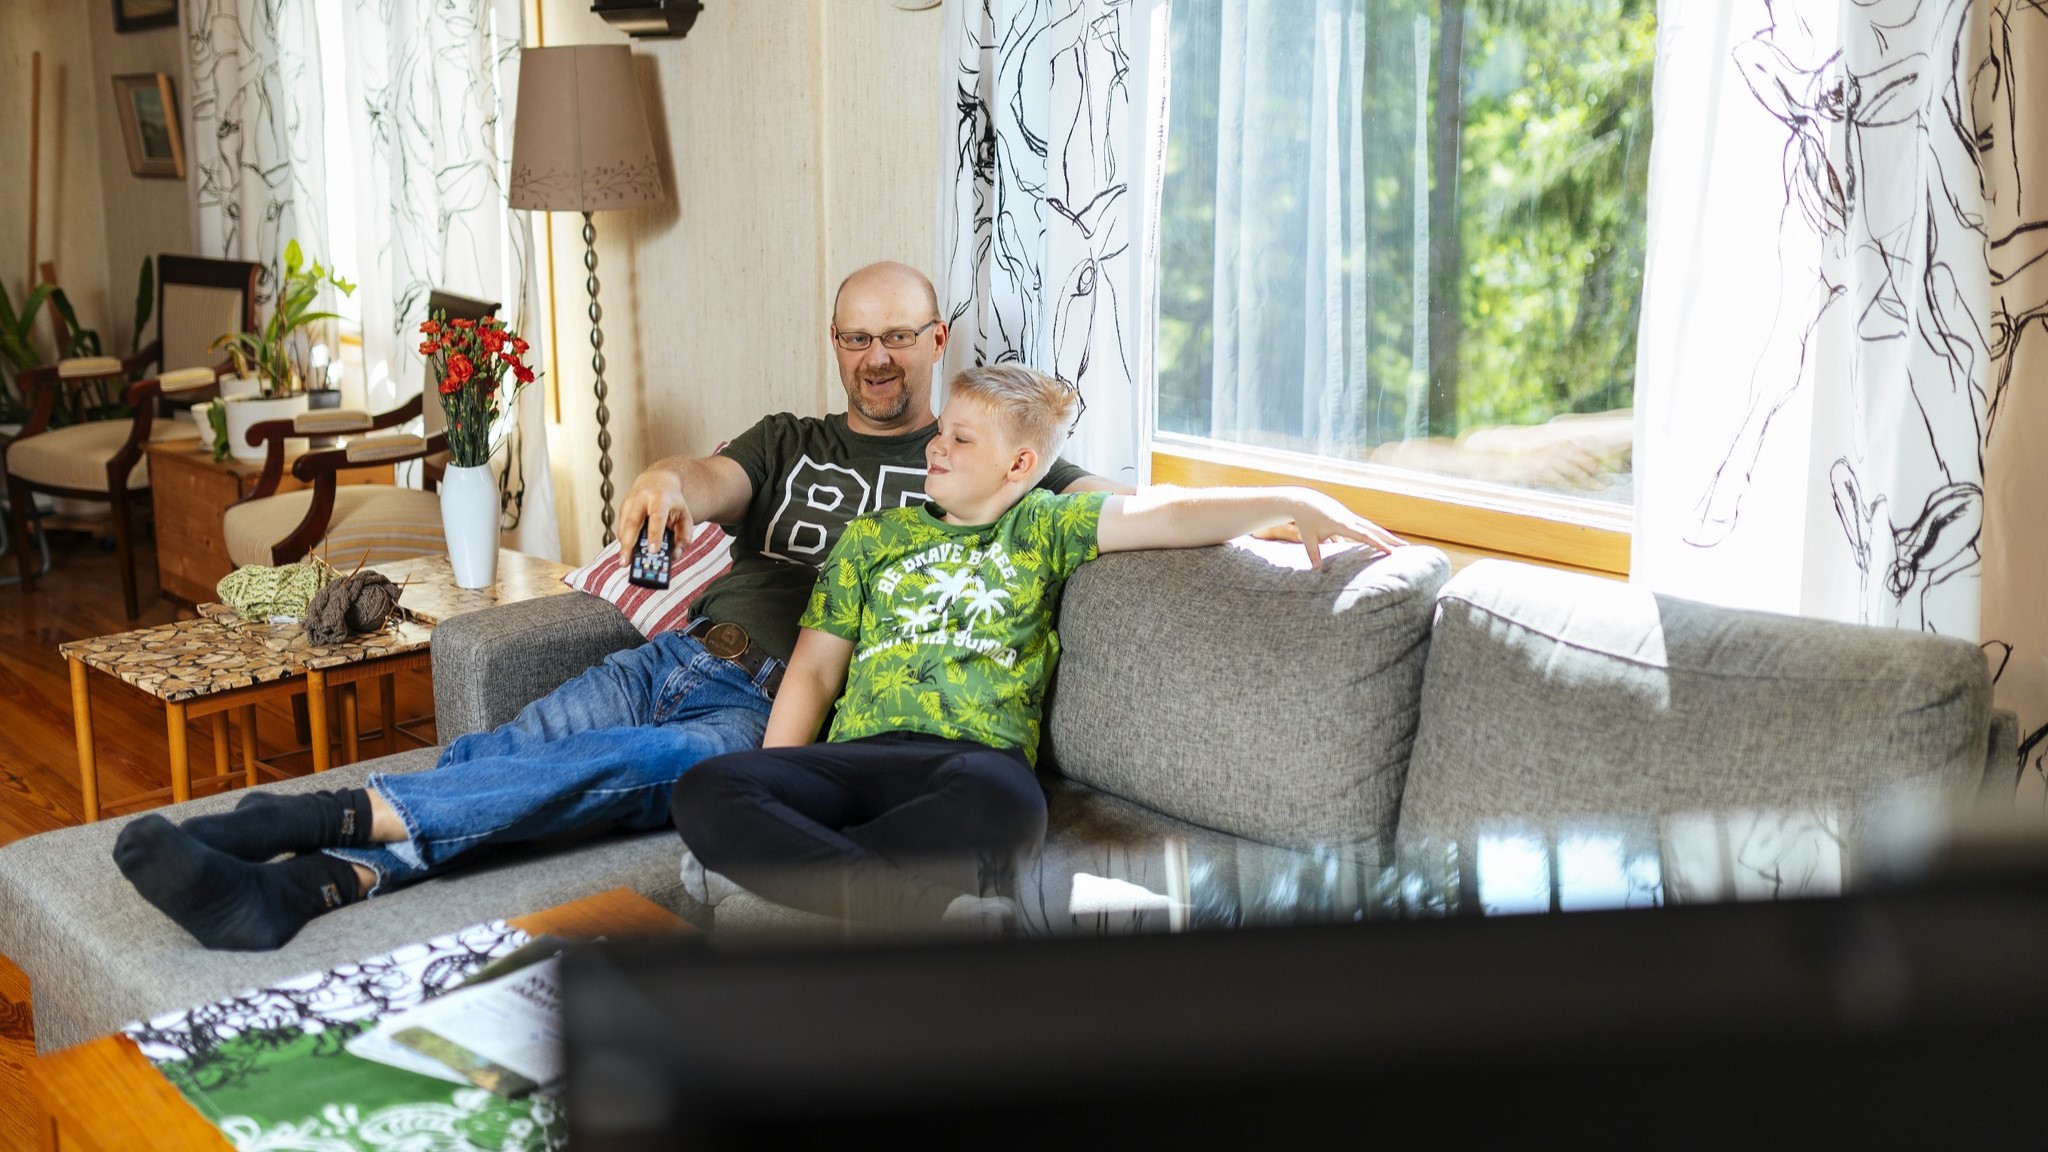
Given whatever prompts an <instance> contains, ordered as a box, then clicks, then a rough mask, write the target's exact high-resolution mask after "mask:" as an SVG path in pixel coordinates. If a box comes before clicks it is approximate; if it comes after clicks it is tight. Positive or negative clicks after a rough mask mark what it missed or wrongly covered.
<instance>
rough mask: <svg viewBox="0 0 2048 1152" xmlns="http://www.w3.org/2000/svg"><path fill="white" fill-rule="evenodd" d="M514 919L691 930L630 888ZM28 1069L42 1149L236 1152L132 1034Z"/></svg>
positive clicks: (539, 924)
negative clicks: (38, 1115)
mask: <svg viewBox="0 0 2048 1152" xmlns="http://www.w3.org/2000/svg"><path fill="white" fill-rule="evenodd" d="M512 925H513V927H515V928H519V929H521V930H523V931H525V932H527V933H528V934H530V935H535V936H539V935H543V934H549V935H555V936H561V937H565V938H568V939H572V940H576V939H590V938H592V937H595V936H610V937H621V936H649V935H662V934H668V933H678V932H690V931H693V929H692V928H691V927H690V926H689V925H688V924H686V923H684V922H683V921H682V920H680V919H678V918H677V917H676V916H674V915H672V914H671V913H670V912H669V911H668V910H667V909H665V908H662V907H661V906H660V905H658V904H655V903H654V902H652V901H650V900H648V899H647V898H646V897H644V896H641V895H640V894H639V893H637V892H634V891H632V890H630V889H626V888H613V889H611V890H609V891H605V892H599V893H598V894H596V895H595V896H587V897H585V898H583V899H581V900H577V901H574V902H572V903H568V904H562V905H559V906H557V907H554V908H549V909H546V910H544V911H540V912H535V913H533V914H532V915H530V916H522V917H519V918H518V919H515V920H513V921H512ZM30 1075H31V1077H32V1078H33V1079H34V1081H35V1089H36V1097H37V1100H38V1103H40V1105H41V1106H42V1123H41V1125H40V1130H39V1131H38V1133H37V1135H38V1136H39V1137H40V1138H41V1140H42V1141H43V1143H42V1147H43V1148H45V1149H66V1150H69V1149H89V1150H97V1152H126V1150H127V1149H131V1148H193V1149H206V1150H209V1152H212V1150H218V1152H232V1149H233V1147H234V1146H233V1145H231V1144H229V1143H228V1142H227V1138H226V1137H224V1136H222V1135H221V1132H220V1129H218V1128H215V1127H214V1126H213V1125H212V1124H209V1123H208V1122H207V1121H206V1120H205V1119H204V1118H203V1117H201V1116H200V1115H199V1113H198V1112H196V1111H194V1110H193V1109H192V1106H191V1105H190V1104H188V1103H186V1102H185V1098H184V1097H183V1096H182V1095H179V1093H178V1090H177V1089H175V1088H173V1087H171V1084H170V1082H169V1081H168V1080H165V1079H164V1078H163V1077H162V1076H161V1075H159V1074H158V1073H157V1070H156V1069H155V1068H154V1067H152V1066H151V1065H150V1063H149V1060H148V1059H147V1058H146V1057H144V1056H143V1055H142V1050H141V1049H139V1048H137V1047H136V1046H135V1042H134V1041H133V1040H130V1039H128V1037H126V1036H124V1035H121V1034H120V1033H118V1032H117V1033H115V1034H114V1035H111V1036H102V1037H100V1038H99V1039H97V1040H93V1041H90V1042H88V1043H85V1044H80V1045H79V1046H78V1047H76V1048H67V1049H65V1050H64V1051H62V1052H53V1053H51V1054H50V1055H48V1056H45V1057H43V1058H42V1059H40V1060H37V1061H36V1062H35V1067H34V1068H33V1069H32V1070H31V1073H30Z"/></svg>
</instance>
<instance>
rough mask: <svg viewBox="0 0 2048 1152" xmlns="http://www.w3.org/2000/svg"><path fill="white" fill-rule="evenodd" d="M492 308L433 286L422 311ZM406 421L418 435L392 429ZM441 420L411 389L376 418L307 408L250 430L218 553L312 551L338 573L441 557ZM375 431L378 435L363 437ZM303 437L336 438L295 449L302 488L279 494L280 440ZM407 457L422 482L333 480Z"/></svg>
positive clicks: (243, 559) (461, 314) (279, 556)
mask: <svg viewBox="0 0 2048 1152" xmlns="http://www.w3.org/2000/svg"><path fill="white" fill-rule="evenodd" d="M497 311H498V305H497V304H496V303H495V302H492V301H487V300H475V299H471V298H469V297H466V296H458V295H456V294H454V293H452V292H442V291H439V290H436V291H434V292H433V293H432V294H431V295H430V296H429V297H428V301H427V313H428V315H430V316H431V315H433V314H435V313H445V314H446V315H447V317H448V318H449V319H470V320H481V319H483V318H484V317H486V316H493V315H496V314H497ZM414 420H419V421H420V422H421V426H422V432H421V434H419V435H406V434H403V433H400V432H396V431H394V430H396V429H402V428H405V427H407V426H408V425H410V424H411V423H412V421H414ZM442 426H443V421H442V419H441V405H440V402H439V397H438V396H430V395H429V394H428V390H427V388H425V387H422V389H421V392H420V394H419V395H417V396H414V397H413V398H412V399H410V400H408V401H406V402H405V403H404V404H402V405H400V406H398V407H397V408H394V409H391V410H390V411H388V412H385V413H382V414H380V415H376V416H372V415H370V414H368V413H365V412H359V411H348V410H334V411H326V412H309V413H306V414H305V415H304V416H300V417H298V418H297V419H295V420H272V421H267V422H265V423H262V424H258V425H256V426H254V427H252V428H251V429H249V443H250V444H251V445H252V446H253V445H256V444H259V443H261V444H264V445H265V452H264V458H263V473H262V475H261V476H260V477H259V478H258V480H257V483H256V487H255V488H254V489H253V490H251V492H250V493H249V495H248V496H247V497H245V498H244V499H243V500H242V501H241V502H239V503H237V504H234V505H232V506H231V507H229V508H228V510H227V515H226V516H225V518H224V519H223V522H222V528H223V534H224V536H225V537H226V540H227V545H228V558H229V559H231V560H233V561H234V562H235V564H236V566H238V567H239V566H241V565H244V564H268V565H277V564H290V563H294V562H296V561H298V560H301V559H304V558H305V557H306V556H307V555H308V554H315V555H319V556H321V557H323V558H326V559H328V560H329V561H330V562H332V563H333V564H334V565H336V566H337V567H339V568H342V569H343V570H348V569H352V568H354V567H355V566H356V565H357V564H359V563H369V564H381V563H388V562H390V561H394V560H404V559H411V558H413V557H417V556H438V555H442V554H444V553H445V552H446V551H447V550H448V545H447V540H446V538H445V537H444V536H443V535H442V532H441V504H440V497H439V495H437V494H436V493H435V491H434V487H435V484H436V481H437V480H438V479H439V477H440V474H441V469H440V467H438V465H440V464H443V463H445V461H446V459H447V436H446V435H445V434H444V433H443V431H442ZM376 433H381V435H369V434H376ZM309 436H321V437H338V438H344V439H345V442H344V443H343V444H342V445H341V446H339V447H336V448H330V449H323V450H320V451H315V452H308V453H306V454H305V455H303V456H300V457H299V458H298V459H297V460H296V461H294V462H293V463H292V465H291V470H292V475H293V476H294V477H296V478H297V479H299V480H300V481H301V482H303V483H305V484H307V485H309V487H307V488H304V489H300V490H298V491H293V492H279V491H278V490H277V489H278V486H279V484H280V483H281V482H282V478H283V475H284V469H285V457H286V455H287V447H288V443H289V441H290V440H292V439H294V438H300V437H309ZM348 437H356V438H354V439H346V438H348ZM413 460H418V461H420V462H421V465H422V467H421V474H422V484H423V487H422V488H410V487H406V486H403V485H395V484H347V485H344V484H342V483H341V473H343V472H345V471H347V470H349V469H351V468H364V467H371V466H383V465H391V464H402V463H406V462H409V461H413Z"/></svg>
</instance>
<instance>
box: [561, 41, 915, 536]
mask: <svg viewBox="0 0 2048 1152" xmlns="http://www.w3.org/2000/svg"><path fill="white" fill-rule="evenodd" d="M588 9H589V5H588V3H587V0H538V8H537V10H536V11H535V12H534V16H535V17H537V18H536V19H533V20H531V21H530V24H531V27H530V29H529V34H530V37H532V38H533V39H535V41H536V42H538V43H541V44H549V45H557V44H583V43H596V44H616V43H620V42H622V41H624V37H622V36H621V35H620V34H619V33H616V32H614V31H612V30H611V29H610V28H609V27H607V26H606V25H605V24H604V23H603V22H602V21H601V20H599V19H597V18H596V17H594V16H592V15H591V14H590V13H589V10H588ZM939 32H940V16H939V12H938V10H937V9H932V10H928V11H923V12H906V11H902V10H899V9H898V8H896V7H895V6H894V5H893V4H892V3H890V2H889V0H772V2H762V0H748V2H745V3H724V4H712V5H706V6H705V9H704V12H703V15H702V16H701V17H699V18H698V21H697V24H696V26H695V27H694V28H693V29H692V30H691V31H690V33H689V35H688V36H686V37H684V38H683V39H680V40H635V41H630V43H631V45H632V48H633V51H634V54H635V55H636V56H637V57H639V59H640V65H641V82H642V89H643V92H644V94H645V99H646V101H647V108H648V112H649V116H650V121H651V123H652V125H653V129H654V135H655V142H656V147H657V149H658V150H659V151H660V152H661V153H662V158H663V164H664V171H663V182H664V184H665V186H666V187H667V189H668V192H669V195H670V199H669V202H668V203H666V204H664V205H662V206H661V207H659V208H656V209H651V210H644V211H638V212H610V213H601V214H599V215H598V216H597V217H596V218H595V220H596V225H597V234H598V244H597V251H598V268H597V272H598V279H599V281H600V283H601V285H602V291H601V296H600V300H601V302H602V304H603V306H604V332H605V360H606V365H605V379H606V382H607V384H608V386H609V388H610V392H611V399H610V402H609V407H610V409H611V429H612V442H613V444H612V459H613V477H614V484H615V486H616V487H617V489H618V492H619V494H620V495H621V496H623V494H624V492H625V490H626V488H627V486H628V485H629V484H630V483H631V481H632V477H633V476H634V474H635V473H637V472H638V471H639V470H640V469H641V468H642V467H643V466H645V465H646V464H647V463H649V462H651V461H653V460H656V459H659V458H661V457H663V456H666V455H670V454H673V453H689V454H702V453H706V452H709V451H710V450H712V449H713V448H714V447H716V446H717V444H718V443H719V441H721V440H725V439H730V438H731V437H733V436H735V435H738V434H739V433H740V432H741V431H743V430H744V429H745V428H746V427H747V426H748V425H749V424H751V423H753V422H754V421H755V420H756V419H758V418H759V417H761V416H762V415H765V414H767V413H770V412H776V411H784V410H787V411H794V412H807V413H816V412H822V411H825V410H827V409H828V408H830V409H833V410H838V409H843V408H844V407H845V395H844V393H843V392H841V391H840V388H839V384H838V377H837V375H836V373H835V371H834V369H833V366H832V359H831V356H830V353H829V347H828V345H827V343H826V335H825V329H826V325H827V324H828V323H829V316H828V309H829V305H830V297H831V293H832V290H833V288H834V287H836V286H837V284H838V280H839V278H840V277H842V276H844V275H845V274H846V273H847V272H849V271H851V270H853V269H854V268H855V267H857V266H859V265H860V264H863V263H866V262H868V261H871V260H877V259H882V258H885V257H886V258H896V259H902V260H906V261H908V262H910V263H912V264H915V265H917V266H919V267H922V268H925V269H926V270H927V271H929V270H931V268H932V265H933V264H934V263H935V261H936V259H937V247H938V240H937V233H936V219H937V208H936V205H937V179H938V177H937V170H938V168H937V166H938V160H939V151H938V146H939V110H940V101H939V97H938V92H937V84H938V74H939V61H938V54H939ZM552 225H553V227H552V231H553V245H552V250H553V256H554V262H553V266H554V277H553V288H554V300H555V304H556V307H557V315H556V317H555V335H556V338H557V345H556V346H557V349H558V351H557V356H556V362H555V364H554V365H553V368H554V370H555V371H556V372H557V375H558V379H557V383H558V384H559V386H560V394H561V398H562V413H561V420H560V422H559V423H551V425H550V433H551V436H552V439H551V442H550V450H551V454H552V457H553V461H554V481H555V492H556V502H557V507H558V510H559V513H560V517H561V523H562V551H563V558H564V559H565V560H569V561H571V562H577V561H581V560H583V559H586V558H588V557H589V556H590V555H592V554H594V553H595V552H596V550H597V545H598V540H599V537H600V534H601V531H602V526H601V524H600V522H599V518H598V491H597V489H598V471H597V448H596V424H595V420H594V417H593V415H592V413H593V411H594V408H595V401H594V400H593V398H592V396H591V391H590V385H591V378H592V377H591V367H590V344H589V323H588V320H587V318H586V308H587V307H588V297H587V295H586V294H585V291H584V283H583V281H584V277H583V242H582V239H581V229H582V221H581V219H580V218H579V217H577V216H574V215H566V214H559V213H558V214H555V215H554V216H553V217H552ZM542 239H543V241H545V240H546V232H545V231H543V233H542ZM542 271H543V276H544V278H545V276H546V272H547V269H546V267H545V266H543V270H542ZM547 289H548V284H547V283H546V282H545V280H544V282H543V285H542V290H543V295H546V294H547Z"/></svg>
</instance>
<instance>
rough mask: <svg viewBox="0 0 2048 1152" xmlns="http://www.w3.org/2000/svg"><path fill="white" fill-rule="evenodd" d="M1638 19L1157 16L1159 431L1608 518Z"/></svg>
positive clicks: (1628, 354) (1541, 12)
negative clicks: (1578, 504)
mask: <svg viewBox="0 0 2048 1152" xmlns="http://www.w3.org/2000/svg"><path fill="white" fill-rule="evenodd" d="M1655 17H1656V5H1655V3H1654V0H1550V2H1544V0H1473V2H1470V3H1466V4H1462V5H1460V4H1455V3H1436V2H1433V0H1176V3H1175V5H1174V13H1173V21H1172V26H1171V27H1172V52H1173V87H1172V94H1171V106H1170V116H1171V120H1170V126H1169V136H1168V145H1167V157H1166V172H1165V185H1164V189H1163V199H1162V205H1161V207H1162V218H1161V233H1160V301H1159V332H1158V357H1157V360H1158V365H1159V411H1158V427H1159V428H1160V430H1162V431H1165V432H1178V433H1185V434H1189V435H1194V436H1203V437H1213V438H1216V439H1219V440H1226V441H1231V442H1236V443H1243V444H1253V445H1260V446H1265V447H1272V448H1281V449H1289V450H1295V451H1302V452H1309V453H1314V454H1316V455H1319V456H1325V457H1333V458H1339V459H1347V460H1355V461H1371V462H1377V463H1387V464H1393V465H1396V466H1403V467H1411V468H1419V469H1422V470H1426V471H1431V472H1440V473H1448V474H1452V475H1459V476H1466V477H1472V478H1478V479H1485V480H1496V481H1501V482H1505V483H1511V484H1516V485H1521V486H1525V487H1533V488H1539V489H1547V490H1552V491H1558V492H1566V493H1572V494H1576V495H1584V496H1591V497H1594V498H1596V499H1603V500H1609V501H1619V502H1623V503H1626V502H1627V501H1628V500H1629V499H1630V498H1631V490H1630V485H1629V474H1630V464H1631V459H1630V458H1631V438H1630V414H1629V408H1630V406H1631V403H1632V400H1633V394H1634V384H1635V381H1634V376H1635V342H1636V328H1637V320H1638V315H1639V308H1640V299H1641V293H1640V286H1641V282H1642V269H1643V250H1644V226H1645V221H1646V201H1647V195H1646V191H1647V184H1648V173H1649V151H1650V94H1651V71H1652V65H1653V62H1654V58H1655V48H1656V29H1655Z"/></svg>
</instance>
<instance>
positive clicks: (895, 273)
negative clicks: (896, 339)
mask: <svg viewBox="0 0 2048 1152" xmlns="http://www.w3.org/2000/svg"><path fill="white" fill-rule="evenodd" d="M906 288H909V289H913V290H915V291H916V292H917V293H918V294H919V295H921V296H923V297H924V301H925V303H926V304H928V305H930V306H931V314H932V315H933V316H937V315H938V314H939V293H938V290H937V289H935V288H933V287H932V282H931V280H930V278H929V277H927V276H926V275H925V274H924V273H922V272H919V271H918V270H917V269H915V268H912V267H911V266H910V265H908V264H898V263H897V262H896V261H894V260H883V261H879V262H877V263H874V264H870V265H868V266H867V267H865V268H857V269H855V270H854V272H853V274H852V275H851V276H848V277H847V278H846V279H844V280H841V281H840V282H839V291H837V292H834V293H833V294H832V321H833V323H835V324H836V323H838V322H839V304H840V301H842V300H844V299H846V293H847V292H848V291H849V290H851V291H856V292H862V291H880V292H891V293H893V292H901V291H903V290H904V289H906Z"/></svg>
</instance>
